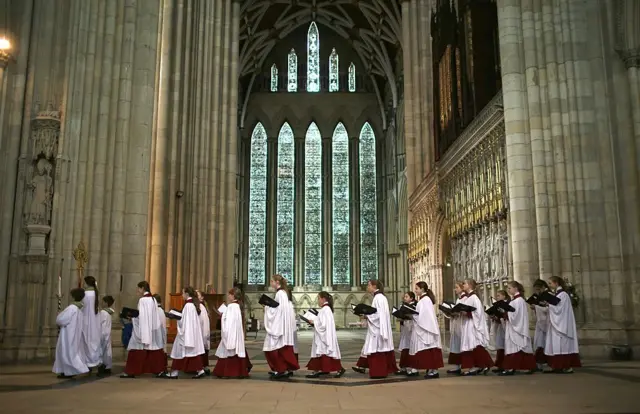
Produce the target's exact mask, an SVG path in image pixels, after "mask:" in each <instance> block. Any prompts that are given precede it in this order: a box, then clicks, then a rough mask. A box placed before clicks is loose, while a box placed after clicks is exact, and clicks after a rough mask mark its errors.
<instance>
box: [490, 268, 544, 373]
mask: <svg viewBox="0 0 640 414" xmlns="http://www.w3.org/2000/svg"><path fill="white" fill-rule="evenodd" d="M507 290H508V291H509V295H511V301H510V302H509V305H510V306H511V307H512V308H513V312H507V313H506V318H505V321H504V326H505V334H504V350H505V355H504V361H503V364H502V366H503V371H502V372H500V373H499V374H498V375H513V374H515V372H516V371H527V373H530V374H531V373H533V372H534V370H535V369H536V359H535V357H534V356H533V348H531V336H530V335H529V309H527V302H526V301H525V300H524V298H523V296H524V288H523V287H522V285H521V284H520V283H518V282H516V281H512V282H509V284H508V285H507Z"/></svg>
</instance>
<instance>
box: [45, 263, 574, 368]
mask: <svg viewBox="0 0 640 414" xmlns="http://www.w3.org/2000/svg"><path fill="white" fill-rule="evenodd" d="M270 284H271V288H272V289H273V290H275V292H276V293H275V296H274V297H273V298H272V297H271V296H268V295H262V297H261V298H260V301H259V303H260V304H261V305H262V306H264V329H265V339H264V344H263V348H262V350H263V352H264V355H265V359H266V361H267V363H268V365H269V368H270V371H269V377H270V379H272V380H276V381H277V380H284V379H288V378H290V377H292V376H293V375H294V373H295V372H296V371H298V370H299V369H300V363H299V356H298V335H297V331H298V329H297V326H298V325H297V319H298V318H299V319H300V320H302V321H304V323H307V324H309V325H310V326H311V327H312V328H313V340H312V345H311V355H310V359H309V361H308V362H307V365H306V368H307V369H308V370H309V371H310V373H309V374H307V375H306V377H307V378H312V379H322V378H341V377H342V376H344V374H345V372H346V370H345V368H344V367H343V365H342V357H341V353H340V345H339V343H338V337H337V334H336V325H335V320H334V315H333V297H332V296H331V295H330V294H329V293H327V292H324V291H323V292H320V293H319V294H318V304H319V309H309V310H307V311H306V312H304V313H303V314H301V315H297V314H296V311H295V308H294V306H293V302H292V298H291V292H290V290H289V288H288V286H287V281H286V279H285V278H283V277H282V276H281V275H278V274H276V275H273V276H272V277H271V279H270ZM367 291H368V293H370V294H371V295H372V296H373V301H372V303H371V305H370V306H369V305H366V304H359V305H357V306H352V311H353V313H354V314H355V315H357V316H359V317H360V318H361V319H362V321H363V322H364V324H365V325H366V328H367V332H366V337H365V341H364V345H363V347H362V350H361V353H360V358H359V359H358V361H357V363H356V365H355V366H353V367H352V369H353V371H355V372H356V373H358V374H362V375H366V374H368V376H369V378H372V379H381V378H387V377H388V376H389V375H396V376H407V377H417V376H419V375H420V373H421V371H422V372H424V378H425V379H437V378H439V377H440V371H439V370H440V369H441V368H444V358H443V353H442V344H441V333H440V326H439V324H438V318H437V314H436V300H435V296H434V294H433V292H432V291H431V289H429V287H428V286H427V284H426V283H425V282H417V283H416V285H415V288H414V291H413V292H406V293H405V295H404V298H403V303H402V305H401V306H399V307H397V308H396V307H393V308H390V306H389V302H388V300H387V298H386V296H385V294H384V286H383V284H382V282H381V281H379V280H371V281H369V282H368V284H367ZM534 291H535V292H534V294H533V295H531V296H530V297H529V298H527V299H525V292H524V288H523V286H522V285H521V284H520V283H518V282H516V281H511V282H509V283H508V284H507V289H506V291H504V290H501V291H499V292H498V293H497V295H496V296H497V297H496V300H494V301H493V304H492V306H490V307H488V308H486V309H485V307H484V306H483V305H482V301H481V300H480V298H479V297H478V295H477V293H476V282H475V281H474V280H472V279H466V280H464V281H459V282H457V283H456V284H455V293H456V295H457V299H456V301H455V302H449V301H444V302H443V303H441V304H439V305H438V309H439V310H440V311H441V312H442V313H443V314H444V315H445V317H447V318H448V319H450V330H451V343H450V347H449V350H450V352H449V355H448V360H447V362H448V363H449V364H450V365H453V368H452V369H449V370H447V371H446V372H447V374H449V375H460V376H476V375H486V374H487V373H488V372H489V371H490V370H492V368H493V370H492V371H493V372H494V373H497V374H498V375H501V376H511V375H514V374H515V373H516V372H518V371H520V372H524V373H527V374H533V373H534V372H536V371H543V372H548V373H572V372H573V368H577V367H580V366H581V362H580V356H579V350H578V339H577V330H576V324H575V318H574V314H573V307H572V303H571V299H570V297H569V295H568V293H567V292H566V289H565V285H564V281H563V280H562V279H561V278H559V277H555V276H553V277H551V278H549V280H548V283H547V282H545V281H543V280H537V281H536V282H535V283H534ZM70 293H71V297H72V298H73V302H72V303H71V304H70V305H69V306H68V307H67V308H65V309H64V310H63V311H62V312H61V313H60V314H59V315H58V317H57V320H56V322H57V324H58V326H59V327H60V334H59V337H58V343H57V346H56V356H55V362H54V365H53V372H54V373H56V374H58V377H59V378H73V377H75V376H77V375H81V374H87V373H91V372H93V370H96V371H97V375H98V376H108V375H110V374H111V369H112V364H113V362H112V361H113V357H112V347H111V324H112V315H113V314H114V310H113V308H112V306H113V303H114V299H113V297H111V296H109V295H106V296H104V297H102V299H101V300H99V293H98V289H97V283H96V280H95V278H93V277H91V276H87V277H85V278H84V289H83V288H76V289H72V290H71V292H70ZM137 293H138V295H139V296H140V299H139V300H138V306H137V308H136V309H132V308H126V307H125V308H123V309H122V312H121V313H120V318H121V321H122V323H123V326H124V328H123V344H124V345H125V346H126V349H127V351H128V355H127V360H126V365H125V367H124V372H123V373H122V375H120V377H121V378H136V377H138V376H141V375H144V374H151V375H153V376H155V377H157V378H163V379H177V378H178V377H179V376H180V374H181V373H185V374H188V375H190V376H191V377H192V378H194V379H201V378H204V377H205V376H208V375H213V376H214V377H218V378H249V376H250V372H251V369H252V364H251V361H250V360H249V355H248V353H247V351H246V347H245V337H244V325H243V321H244V319H243V316H242V293H241V291H240V290H239V289H236V288H234V289H231V290H229V292H228V293H227V298H226V303H225V304H223V305H221V306H220V307H219V308H218V309H213V310H210V309H208V308H207V306H206V304H205V302H204V295H203V294H202V293H201V292H199V291H197V290H195V289H194V288H192V287H185V288H184V289H183V291H182V296H183V299H184V306H183V308H182V309H181V310H170V311H169V312H166V311H165V310H163V308H162V298H161V297H160V296H159V295H152V294H151V292H150V287H149V284H148V283H147V282H145V281H143V282H140V283H138V285H137ZM100 302H101V303H102V309H100V306H99V303H100ZM529 308H531V309H532V310H533V311H534V313H535V318H536V323H535V332H534V335H533V338H531V335H530V333H529V331H530V329H529ZM210 311H214V312H217V313H219V314H220V315H221V339H220V343H219V345H218V347H217V349H216V351H215V356H216V358H217V360H216V363H215V366H214V367H213V370H210V368H209V346H210V335H211V332H210V325H209V324H210V322H209V312H210ZM392 317H395V318H398V319H400V325H401V326H400V343H399V347H398V349H397V351H399V352H400V360H399V361H396V349H395V347H394V340H393V330H392V323H391V318H392ZM167 318H169V319H174V320H176V321H177V335H176V337H175V340H174V342H173V345H172V346H171V351H170V353H169V354H167V352H166V350H167V348H168V344H167ZM491 336H493V339H494V342H495V346H496V349H497V355H496V358H495V360H494V359H493V358H492V356H491V355H490V354H489V352H488V351H487V348H488V346H489V342H490V339H491ZM168 357H170V358H171V365H170V366H168ZM545 365H547V367H548V368H546V369H545V368H544V366H545Z"/></svg>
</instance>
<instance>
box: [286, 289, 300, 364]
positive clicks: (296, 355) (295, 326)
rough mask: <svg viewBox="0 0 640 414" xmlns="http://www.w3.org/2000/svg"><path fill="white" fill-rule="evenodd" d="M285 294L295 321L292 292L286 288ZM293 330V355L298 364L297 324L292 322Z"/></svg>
mask: <svg viewBox="0 0 640 414" xmlns="http://www.w3.org/2000/svg"><path fill="white" fill-rule="evenodd" d="M287 296H288V297H289V306H291V310H292V311H293V315H294V321H295V306H293V294H292V293H291V290H290V289H287ZM294 328H295V329H294V332H293V355H295V357H296V362H297V363H298V365H300V359H299V357H298V324H297V323H294Z"/></svg>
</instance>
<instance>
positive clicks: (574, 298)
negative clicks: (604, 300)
mask: <svg viewBox="0 0 640 414" xmlns="http://www.w3.org/2000/svg"><path fill="white" fill-rule="evenodd" d="M564 284H565V288H566V291H567V293H568V294H569V298H570V299H571V306H573V307H574V308H577V307H578V305H580V296H578V292H577V291H576V287H575V286H574V285H573V284H572V283H571V282H569V279H567V278H566V277H565V278H564Z"/></svg>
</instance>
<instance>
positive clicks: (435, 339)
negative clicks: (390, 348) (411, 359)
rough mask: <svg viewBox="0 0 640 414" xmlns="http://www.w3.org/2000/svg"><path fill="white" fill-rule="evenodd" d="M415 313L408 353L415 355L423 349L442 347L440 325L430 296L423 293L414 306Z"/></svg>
mask: <svg viewBox="0 0 640 414" xmlns="http://www.w3.org/2000/svg"><path fill="white" fill-rule="evenodd" d="M416 311H418V314H417V315H413V332H412V333H411V347H410V348H409V355H415V354H417V353H418V352H420V351H424V350H425V349H433V348H442V343H441V342H440V326H439V325H438V318H437V317H436V311H435V309H434V308H433V302H432V301H431V298H430V297H429V296H427V295H424V296H422V297H421V298H420V300H419V301H418V305H417V306H416Z"/></svg>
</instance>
